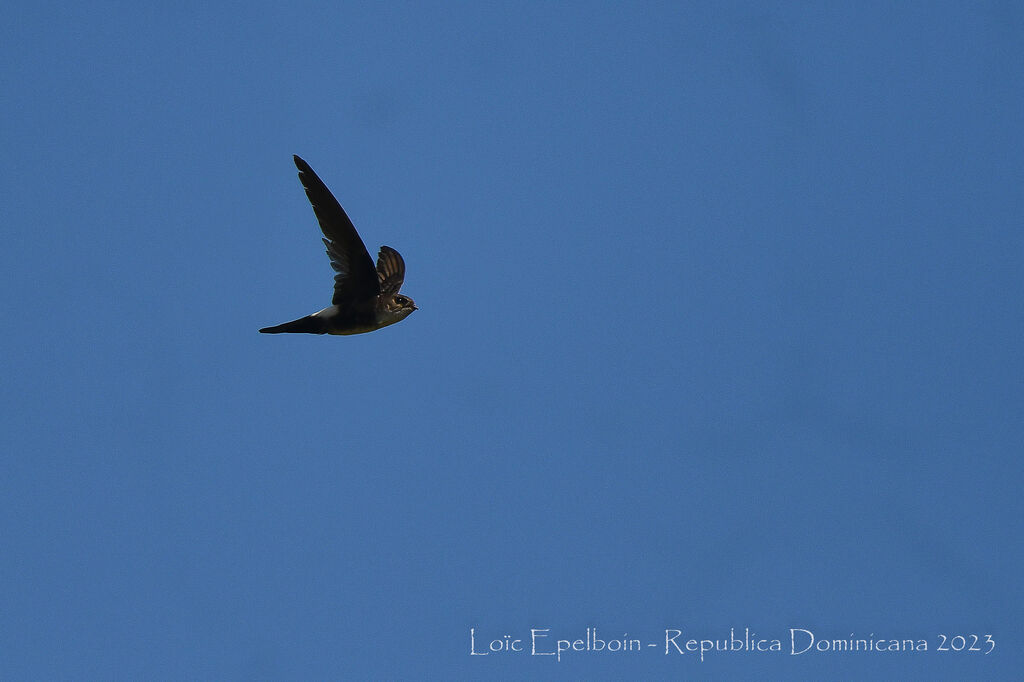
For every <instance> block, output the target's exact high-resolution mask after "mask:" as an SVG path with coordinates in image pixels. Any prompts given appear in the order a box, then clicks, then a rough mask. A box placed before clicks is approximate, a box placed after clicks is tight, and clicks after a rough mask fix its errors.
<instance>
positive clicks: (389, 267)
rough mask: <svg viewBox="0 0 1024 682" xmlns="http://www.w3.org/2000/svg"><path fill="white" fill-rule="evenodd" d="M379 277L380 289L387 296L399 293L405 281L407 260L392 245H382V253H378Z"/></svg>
mask: <svg viewBox="0 0 1024 682" xmlns="http://www.w3.org/2000/svg"><path fill="white" fill-rule="evenodd" d="M377 279H379V280H380V291H381V293H382V294H384V295H385V296H394V295H395V294H397V293H398V290H399V289H401V288H402V282H403V281H405V261H404V260H402V256H401V254H400V253H398V252H397V251H395V250H394V249H392V248H391V247H390V246H382V247H380V253H378V254H377Z"/></svg>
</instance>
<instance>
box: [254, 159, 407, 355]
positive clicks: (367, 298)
mask: <svg viewBox="0 0 1024 682" xmlns="http://www.w3.org/2000/svg"><path fill="white" fill-rule="evenodd" d="M292 158H294V159H295V167H296V168H298V169H299V181H300V182H301V183H302V186H303V187H304V188H305V189H306V196H307V197H308V198H309V203H311V204H313V213H315V214H316V219H317V221H318V222H319V223H320V230H321V231H322V232H323V233H324V244H326V245H327V255H328V256H329V257H330V259H331V267H332V268H334V272H335V273H337V274H335V275H334V298H333V299H331V305H330V306H328V307H326V308H324V309H323V310H321V311H319V312H316V313H313V314H312V315H307V316H306V317H302V318H299V319H298V320H293V321H291V322H285V323H284V324H279V325H277V326H276V327H264V328H263V329H261V330H260V332H261V333H263V334H281V333H293V334H346V335H347V334H363V333H365V332H372V331H374V330H377V329H380V328H381V327H386V326H388V325H389V324H394V323H395V322H401V321H402V320H404V319H405V318H406V317H408V316H409V314H410V313H412V311H414V310H418V308H416V304H415V303H413V302H412V299H411V298H409V297H408V296H403V295H402V294H399V293H398V290H399V289H401V288H402V281H403V280H405V261H403V260H402V257H401V256H400V255H399V253H398V252H397V251H395V250H394V249H392V248H391V247H390V246H382V247H380V253H378V254H377V267H376V269H374V267H373V261H372V260H370V254H369V253H367V251H366V246H364V245H363V240H362V239H360V238H359V233H358V232H356V228H355V226H354V225H353V224H352V221H351V220H349V219H348V216H347V215H346V214H345V209H343V208H342V207H341V204H339V203H338V200H337V199H335V198H334V195H333V194H331V190H329V189H327V185H325V184H324V183H323V181H322V180H321V179H320V178H318V177H317V175H316V173H314V172H313V169H312V168H310V167H309V164H308V163H306V162H305V161H303V160H302V159H300V158H299V157H298V156H295V157H292Z"/></svg>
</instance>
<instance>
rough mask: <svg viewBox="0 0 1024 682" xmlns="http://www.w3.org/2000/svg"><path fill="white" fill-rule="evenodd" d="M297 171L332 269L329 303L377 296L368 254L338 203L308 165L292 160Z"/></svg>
mask: <svg viewBox="0 0 1024 682" xmlns="http://www.w3.org/2000/svg"><path fill="white" fill-rule="evenodd" d="M293 158H294V160H295V167H296V168H298V169H299V181H300V182H301V183H302V186H303V187H304V188H305V190H306V196H307V197H308V198H309V203H310V204H312V205H313V213H315V214H316V219H317V221H318V222H319V223H320V230H321V231H322V232H323V233H324V237H325V239H324V244H325V245H326V246H327V255H328V256H329V257H330V259H331V267H332V268H334V271H335V273H337V274H335V275H334V298H333V300H332V301H331V303H333V304H335V305H338V304H353V303H365V302H368V301H370V300H371V299H373V298H374V297H375V296H377V294H379V293H380V283H379V281H378V279H377V273H376V272H375V271H374V269H373V261H372V260H370V254H369V253H367V251H366V246H364V245H363V240H362V239H360V238H359V233H358V232H356V228H355V226H354V225H353V224H352V221H351V220H349V218H348V215H346V214H345V209H343V208H342V207H341V204H339V203H338V200H337V199H335V198H334V195H333V194H331V190H329V189H327V185H325V184H324V183H323V181H322V180H321V179H320V178H319V177H317V174H316V173H314V172H313V169H312V168H310V167H309V164H308V163H306V162H305V161H303V160H302V159H300V158H299V157H298V156H295V157H293Z"/></svg>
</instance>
